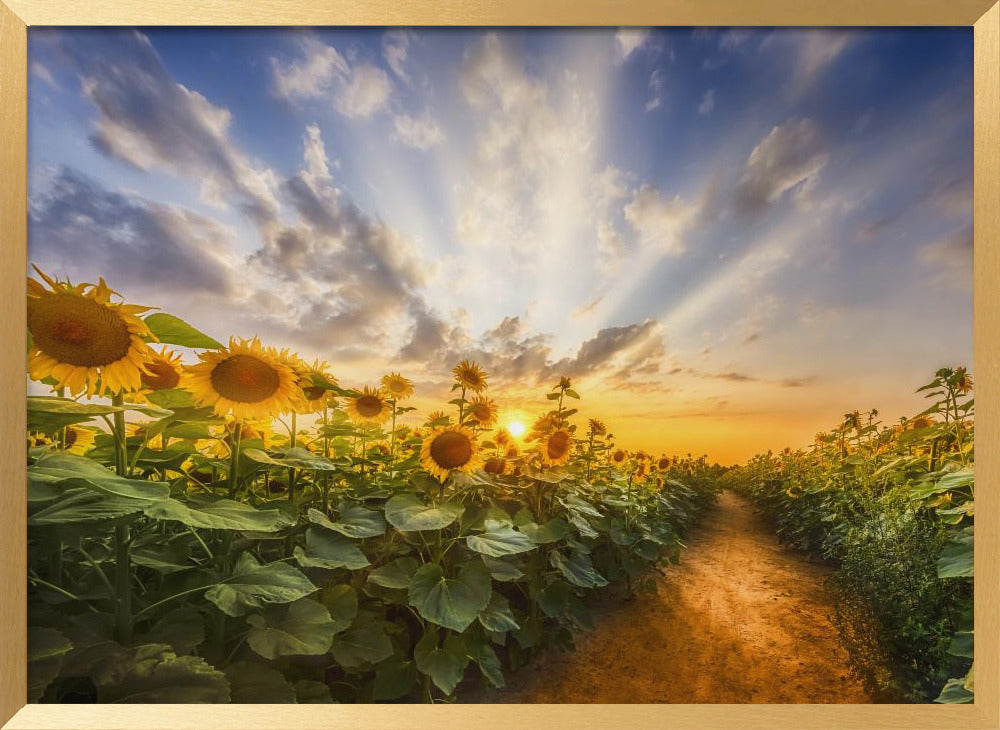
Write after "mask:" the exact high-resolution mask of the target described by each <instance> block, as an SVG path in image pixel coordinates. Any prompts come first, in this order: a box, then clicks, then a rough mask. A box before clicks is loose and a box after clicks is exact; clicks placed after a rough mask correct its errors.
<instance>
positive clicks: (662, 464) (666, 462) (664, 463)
mask: <svg viewBox="0 0 1000 730" xmlns="http://www.w3.org/2000/svg"><path fill="white" fill-rule="evenodd" d="M657 466H658V467H660V468H661V469H666V468H667V467H668V466H670V459H660V463H659V464H657Z"/></svg>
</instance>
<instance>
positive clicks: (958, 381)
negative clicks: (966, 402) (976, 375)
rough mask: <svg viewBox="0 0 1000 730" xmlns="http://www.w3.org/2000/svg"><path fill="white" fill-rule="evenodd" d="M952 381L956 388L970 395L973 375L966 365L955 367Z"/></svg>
mask: <svg viewBox="0 0 1000 730" xmlns="http://www.w3.org/2000/svg"><path fill="white" fill-rule="evenodd" d="M952 383H953V384H954V387H955V390H956V391H957V392H958V393H959V394H961V395H968V394H969V393H971V392H972V376H971V375H969V371H968V370H967V369H966V368H964V367H960V368H955V374H954V375H953V376H952Z"/></svg>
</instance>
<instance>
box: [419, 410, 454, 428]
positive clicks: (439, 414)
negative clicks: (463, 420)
mask: <svg viewBox="0 0 1000 730" xmlns="http://www.w3.org/2000/svg"><path fill="white" fill-rule="evenodd" d="M442 419H443V420H445V421H451V416H449V415H448V414H447V413H445V412H444V411H434V412H433V413H431V414H430V415H429V416H427V422H426V424H425V425H428V426H429V425H430V424H432V423H434V422H435V421H441V420H442Z"/></svg>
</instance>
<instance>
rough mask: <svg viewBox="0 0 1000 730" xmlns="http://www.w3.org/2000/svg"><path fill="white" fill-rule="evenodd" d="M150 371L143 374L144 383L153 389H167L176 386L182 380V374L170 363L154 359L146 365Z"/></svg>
mask: <svg viewBox="0 0 1000 730" xmlns="http://www.w3.org/2000/svg"><path fill="white" fill-rule="evenodd" d="M146 369H147V370H148V371H149V372H148V373H143V374H142V384H143V385H144V386H145V387H147V388H150V389H151V390H166V389H167V388H176V387H177V384H178V383H180V382H181V375H180V373H178V372H177V371H176V370H174V368H173V366H172V365H171V364H170V363H167V362H163V361H162V360H154V361H153V362H151V363H148V364H147V365H146Z"/></svg>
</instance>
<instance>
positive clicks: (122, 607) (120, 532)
mask: <svg viewBox="0 0 1000 730" xmlns="http://www.w3.org/2000/svg"><path fill="white" fill-rule="evenodd" d="M131 548H132V543H131V541H130V540H129V528H128V525H115V591H116V592H117V594H118V601H117V602H116V604H115V639H116V640H117V641H118V643H119V644H130V643H131V642H132V588H131V577H132V549H131Z"/></svg>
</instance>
